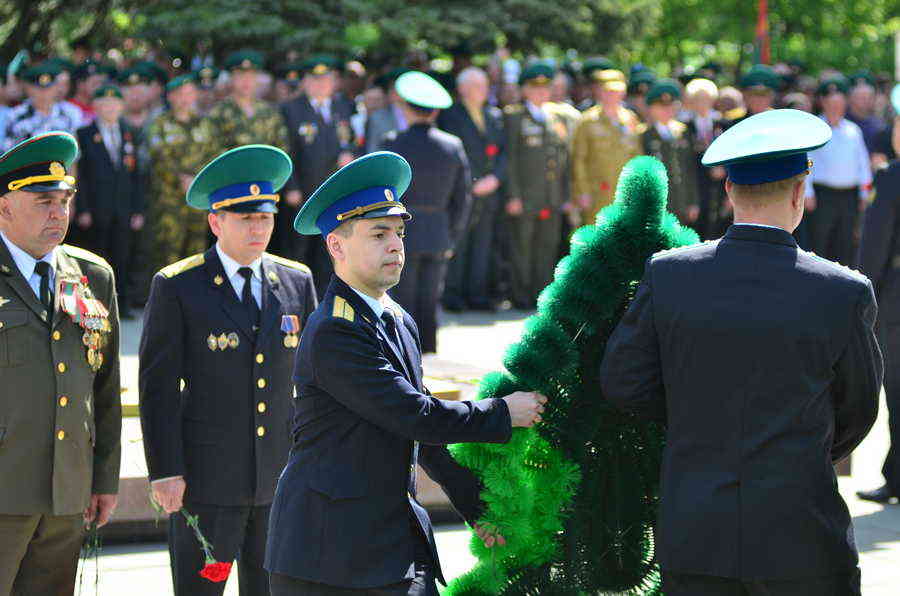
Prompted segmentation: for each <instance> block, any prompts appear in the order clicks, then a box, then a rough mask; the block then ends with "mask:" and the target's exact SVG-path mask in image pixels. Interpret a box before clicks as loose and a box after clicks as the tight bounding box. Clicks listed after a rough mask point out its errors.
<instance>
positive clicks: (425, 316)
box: [389, 253, 447, 354]
mask: <svg viewBox="0 0 900 596" xmlns="http://www.w3.org/2000/svg"><path fill="white" fill-rule="evenodd" d="M446 272H447V259H445V258H444V255H442V254H435V253H407V254H406V263H405V264H404V265H403V274H402V275H401V276H400V283H398V284H397V286H396V287H395V288H394V289H392V290H390V292H389V293H390V295H391V298H393V299H394V300H396V301H397V302H398V303H399V304H400V306H402V307H403V308H404V309H406V312H408V313H409V316H411V317H412V318H413V320H414V321H415V322H416V326H417V327H418V328H419V339H420V340H421V341H422V353H423V354H427V353H429V352H437V328H438V323H437V309H438V302H440V300H441V293H442V292H443V290H444V275H445V274H446Z"/></svg>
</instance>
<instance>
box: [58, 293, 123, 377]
mask: <svg viewBox="0 0 900 596" xmlns="http://www.w3.org/2000/svg"><path fill="white" fill-rule="evenodd" d="M59 291H60V308H61V310H62V311H63V312H65V313H66V314H67V315H69V318H71V319H72V322H73V323H75V324H76V325H78V326H79V327H81V329H82V330H83V333H82V335H81V343H83V344H84V347H85V350H86V351H85V358H86V359H87V363H88V366H90V367H91V370H93V371H94V372H97V371H98V370H100V368H101V367H102V366H103V361H104V360H103V352H102V349H103V347H104V346H105V345H106V343H107V341H108V340H109V334H110V333H111V332H112V325H110V322H109V309H107V308H106V306H105V305H104V304H103V303H102V302H100V300H98V299H97V298H95V297H94V295H93V293H92V292H91V288H90V287H89V286H88V280H87V277H82V278H81V279H80V280H71V279H69V280H66V279H64V280H62V281H60V289H59Z"/></svg>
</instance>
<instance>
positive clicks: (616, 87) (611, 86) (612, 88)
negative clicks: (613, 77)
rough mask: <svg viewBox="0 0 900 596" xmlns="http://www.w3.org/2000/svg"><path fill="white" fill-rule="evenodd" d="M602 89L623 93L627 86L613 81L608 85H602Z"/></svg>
mask: <svg viewBox="0 0 900 596" xmlns="http://www.w3.org/2000/svg"><path fill="white" fill-rule="evenodd" d="M602 85H603V89H604V90H606V91H625V90H626V89H627V88H628V86H627V85H626V84H625V83H623V82H621V81H613V82H610V83H602Z"/></svg>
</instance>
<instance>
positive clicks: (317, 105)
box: [311, 97, 331, 124]
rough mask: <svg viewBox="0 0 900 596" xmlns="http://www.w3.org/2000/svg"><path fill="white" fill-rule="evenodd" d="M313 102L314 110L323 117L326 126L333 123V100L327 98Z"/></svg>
mask: <svg viewBox="0 0 900 596" xmlns="http://www.w3.org/2000/svg"><path fill="white" fill-rule="evenodd" d="M311 101H312V107H313V109H314V110H315V111H317V112H318V113H319V115H320V116H322V120H324V121H325V124H329V123H331V98H330V97H326V98H325V99H313V100H311Z"/></svg>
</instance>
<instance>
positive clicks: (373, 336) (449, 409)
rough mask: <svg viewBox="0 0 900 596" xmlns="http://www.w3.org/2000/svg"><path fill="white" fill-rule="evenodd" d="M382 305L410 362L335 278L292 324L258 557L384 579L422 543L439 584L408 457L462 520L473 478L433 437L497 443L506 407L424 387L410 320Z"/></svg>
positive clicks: (300, 570)
mask: <svg viewBox="0 0 900 596" xmlns="http://www.w3.org/2000/svg"><path fill="white" fill-rule="evenodd" d="M393 308H394V309H396V310H395V312H396V313H397V321H398V323H399V324H398V325H397V330H398V332H399V335H400V338H401V339H402V342H403V346H404V349H405V351H406V354H407V356H408V360H409V361H407V358H404V357H403V355H402V354H400V353H398V351H397V350H396V349H394V347H393V345H392V343H391V342H389V341H388V336H387V331H386V330H385V326H384V323H383V322H381V321H380V320H379V319H376V318H375V314H374V313H373V312H372V309H371V308H370V307H369V306H368V305H367V304H366V303H365V301H364V300H363V299H362V298H361V297H360V296H359V295H358V294H357V293H356V292H355V291H354V290H352V289H351V288H350V287H349V286H348V285H347V284H345V283H344V282H343V281H341V280H340V279H339V278H338V277H337V276H335V277H333V278H332V281H331V284H330V286H329V288H328V291H327V292H326V294H325V298H324V299H323V300H322V303H321V304H320V305H319V308H318V309H317V310H316V312H314V313H313V315H312V316H311V317H310V319H309V323H308V324H307V326H306V329H305V330H304V331H303V337H302V340H301V342H300V349H299V350H298V351H297V364H296V367H295V369H294V377H295V380H296V388H297V402H296V416H295V419H294V448H293V450H292V452H291V457H290V461H289V462H288V465H287V467H286V468H285V470H284V472H283V473H282V475H281V478H280V479H279V481H278V489H277V491H276V494H275V501H274V502H273V503H272V510H271V514H270V518H269V540H268V545H267V548H266V565H265V566H266V569H268V570H269V571H270V572H272V573H279V574H282V575H288V576H292V577H296V578H301V579H304V580H307V581H312V582H317V583H323V584H328V585H331V586H339V587H348V588H371V587H378V586H386V585H390V584H393V583H397V582H400V581H403V580H404V579H410V578H412V577H414V566H415V551H416V546H417V544H422V543H427V547H428V551H430V553H431V557H432V558H433V561H431V563H433V565H434V570H435V576H436V578H437V579H438V580H439V581H441V582H442V583H443V581H444V579H443V576H442V574H441V569H440V564H439V562H438V556H437V550H436V549H435V544H434V536H433V534H432V529H431V522H430V520H429V519H428V514H427V512H426V511H425V509H424V508H422V506H420V505H419V504H418V503H417V502H416V497H415V495H416V489H415V466H416V463H417V461H418V463H420V464H421V465H422V466H423V467H424V468H425V471H426V472H427V473H428V475H429V476H431V477H432V478H434V479H435V480H436V481H437V482H438V483H439V484H440V485H441V486H442V487H443V488H444V491H445V492H446V493H447V495H448V496H449V497H450V500H451V502H452V503H453V505H454V507H456V509H457V511H459V512H460V513H461V514H462V516H463V517H464V518H465V519H466V521H468V522H470V523H472V522H475V521H476V520H477V519H478V517H479V516H480V515H481V512H482V504H481V500H480V496H479V495H480V491H481V486H480V484H479V482H478V481H477V480H476V478H475V477H474V476H473V475H472V473H471V472H470V471H469V470H467V469H466V468H463V467H461V466H460V465H459V464H457V463H456V462H455V460H453V459H451V457H450V454H449V452H448V451H447V449H446V447H444V445H446V444H448V443H460V442H470V441H471V442H491V443H502V442H505V441H507V440H508V439H509V437H510V434H511V427H510V417H509V410H508V409H507V407H506V403H505V402H504V401H503V400H500V399H487V400H482V401H477V402H467V401H464V402H452V401H444V400H438V399H435V398H434V397H431V396H430V395H429V394H428V391H427V389H425V387H423V385H422V364H421V356H420V348H419V340H418V331H417V330H416V326H415V323H414V322H413V320H412V318H410V316H409V315H408V314H407V313H405V312H404V311H402V309H400V308H399V307H398V306H396V305H394V306H393ZM411 519H414V520H415V521H414V522H413V523H411ZM416 534H418V535H416Z"/></svg>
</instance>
